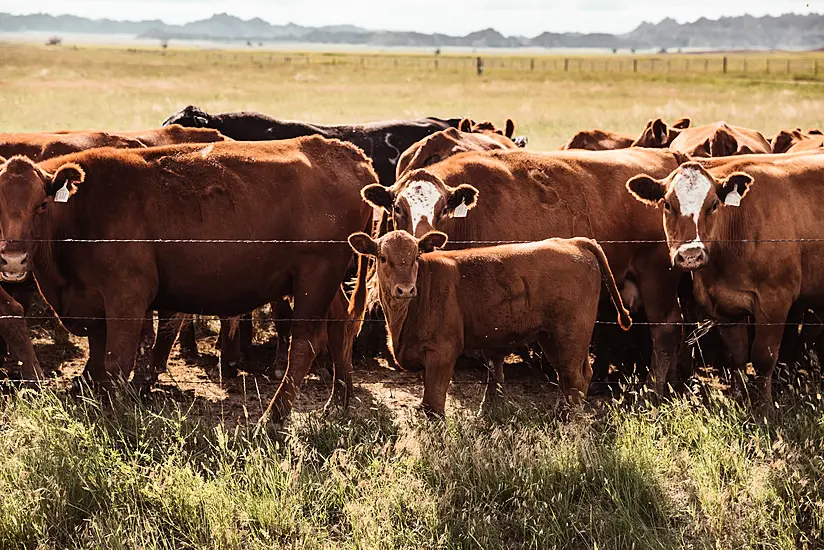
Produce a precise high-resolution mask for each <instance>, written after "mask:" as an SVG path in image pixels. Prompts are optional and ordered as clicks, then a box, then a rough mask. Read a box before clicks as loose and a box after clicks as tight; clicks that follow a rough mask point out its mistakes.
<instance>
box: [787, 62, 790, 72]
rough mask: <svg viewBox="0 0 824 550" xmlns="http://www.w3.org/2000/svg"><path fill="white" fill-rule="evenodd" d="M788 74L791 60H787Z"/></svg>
mask: <svg viewBox="0 0 824 550" xmlns="http://www.w3.org/2000/svg"><path fill="white" fill-rule="evenodd" d="M787 74H790V60H789V59H788V60H787Z"/></svg>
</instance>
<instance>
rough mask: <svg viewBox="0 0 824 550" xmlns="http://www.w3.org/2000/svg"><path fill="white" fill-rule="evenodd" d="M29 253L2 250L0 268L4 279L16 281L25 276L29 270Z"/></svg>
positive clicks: (0, 276)
mask: <svg viewBox="0 0 824 550" xmlns="http://www.w3.org/2000/svg"><path fill="white" fill-rule="evenodd" d="M29 267H30V262H29V255H28V254H27V253H25V252H3V253H2V254H0V270H2V275H0V278H2V279H3V280H4V281H8V282H12V283H16V282H20V281H22V280H23V279H25V278H26V274H27V273H28V272H29Z"/></svg>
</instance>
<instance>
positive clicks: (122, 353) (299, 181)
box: [0, 136, 377, 419]
mask: <svg viewBox="0 0 824 550" xmlns="http://www.w3.org/2000/svg"><path fill="white" fill-rule="evenodd" d="M26 164H27V162H26V161H25V160H23V159H12V160H10V161H9V162H8V163H7V164H6V169H5V170H4V172H3V174H2V175H0V203H5V204H6V206H7V208H4V209H3V212H2V213H0V222H2V227H3V231H4V236H5V238H7V239H15V240H17V239H20V238H21V235H25V234H28V235H31V236H33V237H36V238H37V239H39V240H60V239H66V238H75V239H96V238H101V237H103V238H106V237H108V238H117V239H139V240H145V239H209V240H215V239H217V240H225V239H229V240H237V239H240V240H308V241H326V240H331V241H338V242H331V243H315V242H311V243H306V244H300V243H294V244H290V243H271V244H267V243H244V244H224V243H149V242H142V243H131V244H123V243H114V244H107V243H95V244H90V243H72V244H67V243H52V242H38V243H31V242H29V243H21V242H18V243H14V244H9V245H8V246H7V247H6V249H5V250H4V251H3V253H2V257H3V259H4V260H6V261H7V265H6V266H5V268H6V269H7V270H8V269H9V268H10V266H11V265H13V263H14V262H17V263H18V265H19V264H20V262H19V260H16V259H15V258H17V257H19V254H20V253H21V252H23V251H25V252H28V254H29V257H30V261H29V268H30V269H33V271H34V274H35V277H36V279H37V282H38V284H39V286H40V289H41V292H42V293H43V295H44V297H45V298H46V300H47V301H48V303H49V304H50V305H51V306H52V307H53V308H54V310H55V312H56V313H57V314H58V315H59V316H61V317H77V316H80V317H102V318H105V319H107V321H106V322H105V324H104V323H95V322H82V321H69V320H65V324H66V326H67V328H69V330H71V331H73V332H75V333H76V334H80V335H88V336H89V340H90V348H91V349H92V350H95V349H97V350H103V351H105V353H100V354H97V356H96V357H97V361H98V362H97V363H96V364H94V365H90V367H89V369H90V373H91V375H92V377H93V378H94V379H95V380H98V381H105V380H107V379H108V377H117V376H122V375H124V376H128V374H129V372H130V371H131V369H132V367H133V363H134V357H135V349H136V346H137V339H138V337H139V334H140V325H141V322H140V321H134V320H125V319H134V318H138V319H139V318H142V317H143V316H144V315H145V313H146V311H147V310H150V309H154V310H164V311H180V312H185V313H204V314H213V315H221V316H234V315H238V314H242V313H246V312H248V311H251V310H253V309H254V308H256V307H260V306H262V305H264V304H266V303H267V302H271V301H273V300H276V299H278V298H280V297H281V296H284V295H292V294H293V295H294V296H295V318H296V320H295V322H293V325H292V335H293V336H292V348H291V350H290V358H289V368H288V372H287V374H286V377H285V378H284V381H283V383H282V384H281V387H280V388H279V389H278V393H277V395H276V398H275V399H274V400H273V402H272V404H271V405H270V410H269V411H268V412H269V413H271V414H272V415H273V416H274V417H275V419H277V418H279V417H280V416H281V415H282V414H286V413H288V412H289V410H290V408H291V404H292V402H293V400H294V398H295V395H296V392H297V386H298V385H299V384H300V381H301V380H302V378H303V377H304V376H305V374H306V371H307V370H308V368H309V365H310V364H311V361H312V360H313V358H314V354H315V351H316V350H318V349H319V345H320V343H321V342H320V338H321V337H322V335H323V332H322V331H323V328H324V323H322V322H320V321H309V320H308V319H313V318H316V319H319V320H320V319H323V318H324V317H325V316H326V314H327V311H328V310H329V306H330V303H331V302H332V299H333V298H334V296H335V294H336V292H337V291H338V289H339V286H340V283H341V281H342V279H343V276H344V273H345V271H346V268H347V266H348V265H349V263H350V261H351V259H352V252H351V250H350V249H349V247H348V246H347V245H346V243H345V240H346V238H347V236H348V235H349V234H350V233H352V232H353V231H356V230H363V229H367V230H368V229H369V227H370V225H371V222H370V217H371V212H370V211H369V208H368V207H366V205H364V204H363V203H362V201H361V199H360V196H359V191H360V188H361V187H362V186H363V185H364V184H370V183H376V182H377V177H376V176H375V173H374V170H373V169H372V166H371V162H370V161H369V160H368V159H367V158H366V157H365V156H364V155H363V153H362V152H361V151H360V150H359V149H357V148H356V147H354V146H352V145H349V144H345V143H343V142H339V141H337V140H328V139H325V138H321V137H315V136H313V137H306V138H298V139H294V140H285V141H278V142H255V143H246V142H217V143H214V144H209V145H206V146H204V145H203V144H188V145H176V146H169V147H161V148H150V149H142V150H117V149H95V150H91V151H87V152H84V153H79V154H75V155H71V156H69V157H65V158H60V159H53V160H50V161H46V162H44V163H42V164H41V165H39V167H38V168H34V167H31V165H29V166H28V167H27V166H26ZM81 171H82V172H84V173H85V177H81ZM63 183H68V184H69V185H68V187H69V189H70V190H71V191H74V194H73V195H72V196H71V198H70V199H69V200H68V202H66V203H57V202H54V201H53V200H52V199H47V198H46V194H47V193H48V194H49V195H51V196H53V195H54V192H55V191H56V190H57V189H58V188H59V187H60V186H61V185H62V184H63ZM24 184H25V185H24ZM43 200H46V207H45V210H43V211H42V212H40V213H39V214H37V215H35V216H34V217H33V218H30V219H29V220H28V223H26V220H25V219H24V220H23V222H24V223H23V224H22V225H21V224H19V223H17V222H14V223H12V221H13V220H9V218H8V217H7V215H6V212H7V211H8V205H9V204H10V203H13V204H14V205H15V208H19V209H20V210H21V211H30V209H32V206H31V205H34V204H39V202H40V201H43ZM100 205H105V208H103V207H101V206H100ZM31 211H33V210H31ZM10 260H11V261H12V263H10ZM31 264H33V265H31ZM123 281H128V282H129V284H128V285H124V284H123ZM361 287H362V285H361V286H359V287H358V288H361ZM362 294H363V293H362V292H360V291H359V290H356V293H355V295H356V297H359V298H358V300H356V303H358V304H361V306H360V307H362ZM352 313H353V314H354V317H355V318H357V319H360V318H361V316H362V315H357V314H356V313H355V312H352ZM333 324H334V325H336V326H337V325H340V326H341V329H340V330H343V329H344V328H345V329H346V331H347V334H349V336H351V334H350V332H351V330H350V327H349V323H333ZM330 330H332V327H330ZM336 330H337V329H336ZM330 339H331V335H330ZM341 353H343V352H342V351H341ZM103 356H105V360H102V357H103ZM341 358H342V355H341V356H339V357H338V359H339V360H341Z"/></svg>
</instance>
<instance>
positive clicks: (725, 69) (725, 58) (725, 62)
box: [722, 55, 727, 74]
mask: <svg viewBox="0 0 824 550" xmlns="http://www.w3.org/2000/svg"><path fill="white" fill-rule="evenodd" d="M722 71H723V73H724V74H727V56H726V55H725V56H724V67H723V69H722Z"/></svg>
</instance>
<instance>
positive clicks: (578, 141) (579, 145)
mask: <svg viewBox="0 0 824 550" xmlns="http://www.w3.org/2000/svg"><path fill="white" fill-rule="evenodd" d="M634 141H635V138H634V137H632V136H630V135H627V134H619V133H618V132H611V131H609V130H597V129H596V130H581V131H580V132H578V133H577V134H575V135H574V136H572V138H571V139H570V140H569V141H568V142H566V144H565V145H564V146H563V147H561V150H568V149H586V150H588V151H609V150H612V149H626V148H628V147H631V146H632V143H633V142H634Z"/></svg>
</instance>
